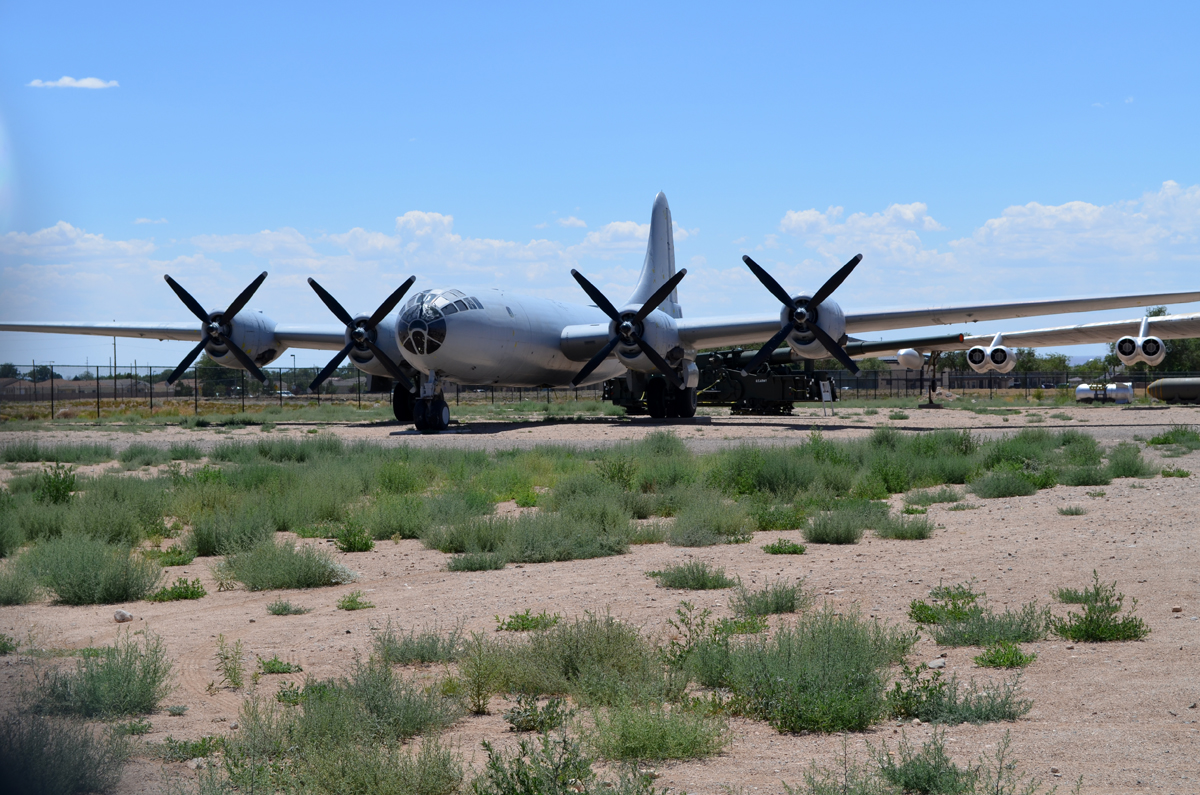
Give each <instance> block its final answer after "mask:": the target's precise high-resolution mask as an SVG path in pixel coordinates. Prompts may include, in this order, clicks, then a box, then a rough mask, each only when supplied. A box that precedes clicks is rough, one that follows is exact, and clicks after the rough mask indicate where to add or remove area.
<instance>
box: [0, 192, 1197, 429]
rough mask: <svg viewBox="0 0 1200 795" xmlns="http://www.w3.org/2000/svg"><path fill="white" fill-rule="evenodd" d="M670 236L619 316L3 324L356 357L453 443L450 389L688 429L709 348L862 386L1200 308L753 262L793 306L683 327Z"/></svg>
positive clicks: (470, 307)
mask: <svg viewBox="0 0 1200 795" xmlns="http://www.w3.org/2000/svg"><path fill="white" fill-rule="evenodd" d="M671 230H672V225H671V210H670V207H668V205H667V198H666V196H664V195H663V194H662V193H659V194H658V196H657V197H656V198H655V200H654V207H653V209H652V211H651V216H650V239H649V242H648V243H647V246H646V259H645V262H644V264H643V265H642V271H641V276H640V277H639V279H638V284H637V287H636V288H635V289H634V291H633V294H632V295H631V296H630V297H629V298H628V300H626V301H625V302H624V303H623V304H620V305H619V306H618V305H616V304H613V303H612V302H611V301H610V300H609V299H608V298H607V297H606V296H605V295H604V294H603V293H601V292H600V291H599V290H598V289H596V287H595V286H594V285H593V284H592V283H591V282H589V281H588V280H587V279H586V278H585V277H584V276H583V275H582V274H580V273H579V272H578V271H574V270H573V271H571V275H572V276H574V278H575V280H576V281H577V282H578V283H579V285H580V287H581V288H582V289H583V291H584V293H586V295H587V296H588V298H589V299H590V303H580V304H568V303H563V302H560V301H554V300H549V299H544V298H534V297H530V296H522V295H518V294H516V293H512V292H509V291H507V290H499V289H489V290H482V291H471V290H459V289H429V290H422V291H421V292H418V293H416V294H414V295H413V296H411V297H410V298H409V299H408V300H407V301H406V302H404V304H403V305H401V303H400V302H401V301H403V300H404V297H405V295H406V294H407V292H408V290H409V288H410V287H412V285H413V283H414V282H415V281H416V277H415V276H414V277H410V278H409V279H408V280H407V281H405V282H404V284H402V285H401V286H400V287H399V288H398V289H396V290H395V291H394V292H393V293H392V294H391V295H389V296H388V297H387V299H386V300H385V301H384V302H383V303H382V304H380V306H379V307H378V308H376V310H375V311H374V312H372V313H370V314H359V315H351V314H350V313H349V312H347V311H346V310H345V309H344V308H343V307H342V305H341V304H340V303H338V301H337V300H336V299H335V298H334V297H333V296H332V295H330V294H329V293H328V292H327V291H326V290H325V289H324V288H322V287H321V285H319V284H318V283H317V282H316V281H315V280H313V279H309V280H308V282H309V284H310V285H311V286H312V288H313V290H314V291H315V292H316V293H317V295H318V296H319V297H320V299H321V301H322V302H323V303H324V304H325V306H326V307H328V308H329V310H330V311H331V312H332V313H333V314H334V316H336V317H337V319H338V320H339V321H340V325H337V326H322V325H314V324H307V323H304V324H284V323H279V324H277V323H275V322H274V321H272V320H270V319H269V318H267V317H266V316H264V315H263V314H262V313H261V312H258V311H254V310H246V305H247V303H248V302H249V300H250V299H251V297H252V296H253V295H254V292H255V291H256V290H257V289H258V287H259V286H260V285H261V284H262V283H263V280H264V279H265V278H266V276H267V274H266V273H265V272H264V273H262V274H260V275H259V276H258V277H257V278H256V279H255V280H254V281H253V282H251V283H250V285H249V286H248V287H247V288H246V289H245V290H243V291H242V293H241V294H240V295H239V296H238V297H237V298H236V299H235V300H234V301H233V303H232V304H230V305H229V306H228V307H225V308H223V309H216V310H211V311H210V310H207V309H205V308H204V307H203V306H201V305H200V304H199V302H197V301H196V299H194V298H193V297H192V296H191V295H190V294H189V293H188V292H187V291H186V290H185V289H184V288H183V287H182V286H180V285H179V284H178V283H177V282H176V281H175V280H174V279H172V278H171V277H170V276H166V277H165V278H166V281H167V284H168V285H170V287H171V289H172V290H174V292H175V293H176V295H177V296H178V297H179V298H180V300H182V301H183V303H184V305H186V306H187V308H188V309H189V310H191V312H192V314H193V315H195V316H196V318H197V321H198V322H197V321H187V322H182V323H0V331H26V332H28V331H32V332H44V333H51V334H91V335H97V336H106V337H109V336H121V337H144V338H155V339H160V340H185V341H195V342H197V345H196V347H195V348H193V349H192V351H191V352H190V353H189V354H188V355H187V357H185V358H184V360H183V361H182V362H181V363H180V364H179V367H178V368H176V370H175V371H174V372H173V373H172V374H171V376H170V378H169V381H170V382H174V381H175V380H177V379H178V378H179V377H180V376H182V375H183V373H184V371H185V370H187V368H188V367H189V366H190V365H191V364H192V362H193V361H194V360H195V359H196V357H198V356H199V355H200V353H201V351H207V353H208V355H209V356H211V357H212V358H213V359H214V360H215V361H216V362H218V363H219V364H221V365H223V366H225V367H229V368H233V369H243V370H246V371H247V372H249V373H250V374H251V375H253V376H254V377H256V378H258V379H259V380H265V376H264V375H263V373H262V371H261V369H260V368H261V367H264V366H266V365H267V364H269V363H270V362H272V361H274V360H276V359H278V358H279V356H280V355H282V354H283V352H284V351H285V350H286V349H288V348H315V349H322V350H331V351H337V354H336V355H335V356H334V357H333V359H332V360H331V361H330V362H329V364H328V366H327V367H326V368H325V369H324V370H323V371H322V372H321V373H320V375H318V376H317V378H316V380H314V381H313V384H312V386H313V387H314V388H315V387H317V386H319V385H320V384H321V382H323V381H324V380H325V379H326V378H328V377H329V376H330V375H331V374H332V373H333V371H334V370H335V369H336V368H337V367H338V366H340V365H341V363H342V362H343V361H344V360H345V358H346V357H347V356H348V357H350V361H351V363H352V364H353V365H354V366H355V367H357V368H358V369H359V370H362V371H363V372H365V373H369V374H372V375H377V376H390V377H391V378H393V379H395V381H396V387H395V391H394V394H393V405H394V407H395V413H396V417H397V419H399V420H401V421H411V422H413V423H414V424H415V426H416V427H417V428H419V429H422V430H441V429H445V428H446V427H447V425H448V424H449V420H450V410H449V407H448V405H447V403H446V400H445V398H444V389H445V386H446V385H447V384H448V383H455V384H473V385H474V384H491V385H495V386H505V387H543V388H544V387H568V386H580V385H588V384H595V383H599V382H602V381H605V380H608V379H610V378H614V377H617V376H621V375H624V376H625V377H626V378H627V379H628V380H629V385H630V387H631V389H632V391H633V392H634V393H635V394H643V395H644V397H645V400H646V403H647V408H648V410H649V412H650V414H651V416H655V417H690V416H692V415H693V414H694V413H695V410H696V384H697V381H698V378H699V374H698V370H697V368H696V365H695V364H694V360H695V357H696V354H697V352H698V351H700V350H703V349H708V348H726V347H750V346H761V350H760V351H759V354H758V355H757V356H755V357H754V358H753V359H752V360H751V361H750V362H749V363H748V364H747V365H746V370H747V371H750V372H753V371H755V370H757V369H758V368H759V367H761V365H763V364H764V363H765V362H766V361H767V359H768V358H770V356H771V354H772V352H773V351H774V350H775V349H776V347H778V346H780V345H783V344H786V345H787V346H788V347H790V348H791V349H792V357H793V358H794V359H796V360H803V359H825V358H829V357H831V356H832V357H833V358H835V359H837V360H839V361H840V362H842V363H843V364H844V365H845V366H846V367H847V368H848V369H850V370H851V371H854V372H857V370H858V368H857V366H856V365H855V363H854V361H853V359H852V358H851V357H850V356H849V355H848V354H847V352H846V350H845V349H844V347H843V346H845V345H846V344H847V343H848V342H853V341H858V340H856V339H855V338H854V337H851V336H850V335H851V334H865V333H870V332H877V331H885V330H892V329H904V328H920V327H925V326H933V325H948V324H956V323H976V322H980V321H996V320H1004V319H1009V318H1026V317H1034V316H1038V315H1057V314H1064V313H1070V312H1089V311H1095V310H1104V309H1116V308H1121V307H1142V306H1151V305H1155V304H1168V303H1169V304H1179V303H1191V302H1193V301H1200V291H1197V292H1184V293H1156V294H1149V295H1125V296H1111V297H1103V298H1084V299H1052V300H1045V301H1033V302H1020V303H1008V304H982V305H978V306H958V307H938V308H931V309H917V310H906V311H893V312H867V313H858V314H855V313H847V312H845V311H843V309H842V307H841V306H839V305H838V304H837V303H836V302H835V301H834V300H833V299H832V294H833V292H834V291H835V290H836V289H837V288H838V287H839V286H840V285H841V284H842V282H843V281H845V279H846V277H848V276H849V275H850V273H851V271H853V270H854V268H855V267H856V266H857V265H858V263H859V262H860V261H861V260H862V256H861V255H858V256H855V257H854V258H853V259H851V260H850V261H849V262H847V263H846V264H845V265H844V266H843V267H842V268H841V269H840V270H838V271H837V272H836V273H835V274H833V276H831V277H830V278H829V279H828V280H826V281H825V283H824V284H823V285H821V287H820V288H819V289H817V290H816V291H815V292H812V293H807V292H801V293H793V292H789V291H788V290H786V289H784V287H783V286H781V285H780V284H779V283H778V282H777V281H775V279H774V278H772V277H771V275H770V274H768V273H767V272H766V271H765V270H763V269H762V268H761V267H760V266H759V265H758V264H757V263H755V262H754V260H752V259H751V258H750V257H743V258H742V259H743V260H744V262H745V264H746V266H747V267H748V268H749V269H750V270H751V271H752V272H753V273H754V275H755V276H756V277H757V278H758V280H759V281H760V282H762V284H763V286H764V287H766V288H767V290H768V291H770V293H771V294H772V295H773V296H774V297H775V298H776V299H777V300H778V302H779V303H780V304H781V305H782V308H781V309H780V310H779V311H778V312H762V313H759V314H753V315H744V316H736V317H684V313H683V309H682V306H681V304H680V303H679V297H678V289H677V288H678V287H679V284H680V282H681V281H682V279H683V278H684V276H685V275H686V273H687V271H686V270H679V271H676V270H675V246H674V241H673V237H672V231H671ZM397 308H398V311H397ZM1196 336H1200V314H1191V315H1173V316H1167V317H1156V318H1150V319H1141V318H1139V319H1136V320H1130V321H1119V322H1114V323H1092V324H1087V325H1080V326H1069V327H1061V328H1052V329H1041V330H1034V331H1018V332H1012V333H1001V334H995V335H987V336H979V337H966V338H965V339H963V341H962V342H959V343H954V344H945V343H946V338H936V339H932V338H931V339H925V340H907V341H905V340H897V341H895V345H896V347H895V350H896V351H897V354H898V356H899V358H900V360H901V362H902V363H906V364H911V365H917V366H920V365H919V364H918V361H920V362H921V363H923V361H924V353H925V352H929V351H931V350H933V349H938V350H961V349H967V348H969V350H968V355H967V359H968V362H969V363H970V365H971V366H972V367H973V368H974V369H976V370H977V371H979V372H984V371H987V370H996V371H999V372H1007V371H1008V370H1011V369H1012V367H1013V365H1015V357H1014V356H1013V352H1012V350H1011V348H1010V347H1009V346H1010V345H1026V346H1034V347H1037V346H1050V345H1075V344H1080V343H1091V342H1113V341H1116V342H1117V353H1118V356H1120V357H1121V359H1122V360H1123V361H1125V362H1126V363H1133V362H1136V361H1147V362H1149V363H1151V364H1154V363H1157V362H1158V361H1161V360H1162V356H1163V355H1165V351H1164V350H1163V343H1162V340H1163V339H1172V338H1182V337H1196ZM1118 337H1119V338H1120V339H1118ZM658 376H661V377H658Z"/></svg>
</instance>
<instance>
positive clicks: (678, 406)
mask: <svg viewBox="0 0 1200 795" xmlns="http://www.w3.org/2000/svg"><path fill="white" fill-rule="evenodd" d="M646 412H647V413H648V414H649V415H650V416H651V417H653V418H654V419H666V418H670V419H676V418H687V417H694V416H696V389H695V388H694V387H693V388H690V389H676V388H675V387H674V386H673V385H672V384H668V383H667V381H666V379H663V378H651V379H650V381H649V383H647V384H646Z"/></svg>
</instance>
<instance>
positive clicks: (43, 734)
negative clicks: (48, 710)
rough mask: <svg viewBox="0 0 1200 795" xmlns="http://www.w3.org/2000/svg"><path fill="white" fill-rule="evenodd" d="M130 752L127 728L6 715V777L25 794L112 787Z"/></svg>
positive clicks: (0, 722)
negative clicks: (103, 728) (98, 730)
mask: <svg viewBox="0 0 1200 795" xmlns="http://www.w3.org/2000/svg"><path fill="white" fill-rule="evenodd" d="M128 756H129V744H128V742H127V741H126V739H125V737H124V735H123V734H121V733H120V732H117V731H109V732H106V733H104V734H103V735H100V736H97V733H96V732H95V731H94V730H93V729H91V728H90V727H88V726H86V725H84V724H82V723H78V722H74V721H64V720H59V719H55V718H47V717H43V716H40V715H22V714H14V713H10V714H8V715H5V716H3V717H0V781H4V782H5V784H4V787H5V790H6V791H8V792H13V793H22V795H75V793H78V795H84V793H92V792H99V793H105V792H112V791H113V790H114V789H116V787H117V784H118V782H119V781H120V779H121V770H122V768H123V767H124V765H125V760H126V759H127V758H128Z"/></svg>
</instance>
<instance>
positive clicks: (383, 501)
mask: <svg viewBox="0 0 1200 795" xmlns="http://www.w3.org/2000/svg"><path fill="white" fill-rule="evenodd" d="M363 522H364V523H365V524H366V527H367V531H368V532H370V534H371V537H372V538H374V539H376V540H377V541H382V540H384V539H387V538H390V539H392V540H397V539H405V538H420V537H421V535H422V534H423V533H425V532H426V531H427V530H428V529H429V527H430V525H431V524H432V520H431V518H430V515H429V507H428V506H427V505H426V503H425V500H423V499H421V498H420V497H416V496H413V495H411V494H401V495H392V494H383V495H380V496H379V497H377V498H376V499H375V502H374V503H373V504H372V505H371V507H370V509H368V510H366V511H364V514H363Z"/></svg>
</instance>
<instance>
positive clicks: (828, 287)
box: [808, 254, 862, 307]
mask: <svg viewBox="0 0 1200 795" xmlns="http://www.w3.org/2000/svg"><path fill="white" fill-rule="evenodd" d="M860 262H862V254H855V255H854V259H852V260H850V261H849V262H847V263H846V264H845V265H843V266H842V267H841V269H840V270H839V271H838V272H837V273H835V274H833V275H832V276H830V277H829V279H828V280H827V281H826V282H825V283H824V284H822V285H821V289H820V290H817V294H816V295H814V296H813V297H812V299H811V300H809V302H808V305H809V306H811V307H818V306H820V305H821V302H822V301H824V300H825V299H826V298H828V297H829V296H830V295H831V294H832V293H833V291H834V290H836V289H837V288H839V287H841V286H842V282H844V281H846V277H847V276H849V275H850V271H852V270H854V267H855V266H856V265H858V263H860Z"/></svg>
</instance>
